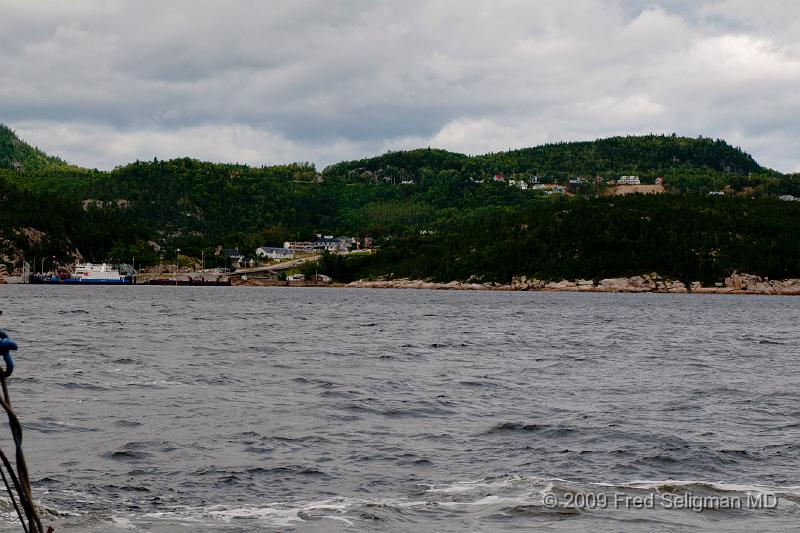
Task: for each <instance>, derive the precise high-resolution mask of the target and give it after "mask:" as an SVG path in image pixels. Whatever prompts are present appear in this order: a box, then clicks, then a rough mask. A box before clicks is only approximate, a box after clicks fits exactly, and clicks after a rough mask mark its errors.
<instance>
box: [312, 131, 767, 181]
mask: <svg viewBox="0 0 800 533" xmlns="http://www.w3.org/2000/svg"><path fill="white" fill-rule="evenodd" d="M443 170H455V171H458V172H460V173H464V174H466V175H468V176H471V177H474V178H480V177H487V176H490V175H492V174H494V173H502V174H505V175H508V176H513V175H516V174H527V175H531V176H533V175H538V176H542V177H546V178H552V179H557V178H564V177H567V176H568V175H591V176H594V175H598V174H599V175H601V176H604V177H611V176H618V175H620V174H643V175H646V176H655V175H666V176H669V175H680V174H683V173H691V172H693V173H696V174H697V173H699V174H716V173H718V174H726V175H729V176H731V177H733V176H747V175H749V174H753V173H764V174H777V173H775V172H773V171H770V170H768V169H766V168H764V167H762V166H761V165H759V164H758V163H757V162H756V161H755V160H754V159H753V157H752V156H750V155H749V154H747V153H745V152H744V151H743V150H742V149H741V148H734V147H733V146H731V145H729V144H728V143H726V142H725V141H723V140H719V139H717V140H712V139H708V138H704V137H699V138H697V139H692V138H688V137H678V136H677V135H645V136H628V137H610V138H607V139H597V140H595V141H582V142H563V143H556V144H545V145H542V146H537V147H533V148H524V149H519V150H510V151H507V152H498V153H491V154H486V155H478V156H471V157H470V156H465V155H463V154H458V153H452V152H447V151H445V150H431V149H427V150H410V151H405V152H390V153H388V154H384V155H381V156H378V157H372V158H368V159H361V160H358V161H347V162H342V163H338V164H335V165H331V166H330V167H328V168H327V169H325V172H324V174H325V176H326V177H328V178H331V179H343V180H346V179H348V178H349V179H352V178H354V177H357V176H361V175H363V174H365V173H373V174H374V173H379V174H380V175H381V176H390V177H396V178H413V177H419V176H420V175H421V174H422V172H423V171H432V172H440V171H443Z"/></svg>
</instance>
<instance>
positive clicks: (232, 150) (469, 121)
mask: <svg viewBox="0 0 800 533" xmlns="http://www.w3.org/2000/svg"><path fill="white" fill-rule="evenodd" d="M798 89H800V2H797V1H795V0H785V1H784V0H773V1H770V0H761V1H760V2H754V1H750V0H707V1H702V0H696V1H685V2H684V1H678V0H662V1H649V2H648V1H640V0H576V1H569V2H565V1H562V0H553V1H544V0H542V1H537V0H493V1H474V0H429V1H416V0H399V1H378V0H346V1H336V0H286V1H284V0H270V1H269V2H264V1H260V0H249V1H248V0H225V1H216V2H210V1H205V0H170V1H169V2H163V1H150V0H114V1H101V0H70V1H69V2H64V1H62V0H53V1H44V0H42V1H31V0H0V122H3V123H5V124H7V125H9V126H10V127H11V128H13V129H14V130H15V131H16V132H17V133H18V134H19V135H20V136H21V137H22V138H23V139H25V140H26V141H28V142H30V143H31V144H34V145H36V146H38V147H39V148H41V149H43V150H45V151H47V152H48V153H52V154H55V155H59V156H60V157H62V158H64V159H66V160H67V161H69V162H72V163H75V164H79V165H82V166H87V167H90V168H100V169H110V168H113V167H115V166H117V165H122V164H126V163H129V162H131V161H134V160H136V159H140V160H150V159H152V158H154V157H157V158H159V159H169V158H173V157H184V156H188V157H194V158H198V159H202V160H207V161H220V162H239V163H247V164H252V165H271V164H281V163H288V162H292V161H310V162H313V163H315V164H316V165H317V166H318V168H322V167H324V166H326V165H328V164H331V163H334V162H337V161H341V160H346V159H355V158H362V157H367V156H371V155H378V154H381V153H383V152H386V151H387V150H399V149H409V148H417V147H429V146H430V147H436V148H444V149H448V150H454V151H458V152H462V153H468V154H482V153H487V152H496V151H501V150H507V149H510V148H520V147H527V146H535V145H538V144H542V143H547V142H558V141H571V140H590V139H595V138H600V137H607V136H611V135H627V134H646V133H668V134H669V133H673V132H675V133H677V134H679V135H687V136H691V137H696V136H698V135H703V136H705V137H713V138H722V139H725V140H727V141H728V142H730V143H731V144H733V145H734V146H741V147H742V148H743V149H744V150H746V151H748V152H749V153H751V154H753V156H754V157H755V158H756V160H757V161H759V162H760V163H761V164H762V165H765V166H768V167H771V168H774V169H777V170H780V171H784V172H790V171H792V172H793V171H800V150H798V142H797V140H798V135H800V120H798V117H799V116H800V90H798Z"/></svg>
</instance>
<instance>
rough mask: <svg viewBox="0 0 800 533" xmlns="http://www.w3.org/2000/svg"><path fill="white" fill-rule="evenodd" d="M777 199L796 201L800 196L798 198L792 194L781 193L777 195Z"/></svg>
mask: <svg viewBox="0 0 800 533" xmlns="http://www.w3.org/2000/svg"><path fill="white" fill-rule="evenodd" d="M778 199H779V200H783V201H784V202H796V201H798V200H800V198H798V197H796V196H794V195H792V194H782V195H780V196H778Z"/></svg>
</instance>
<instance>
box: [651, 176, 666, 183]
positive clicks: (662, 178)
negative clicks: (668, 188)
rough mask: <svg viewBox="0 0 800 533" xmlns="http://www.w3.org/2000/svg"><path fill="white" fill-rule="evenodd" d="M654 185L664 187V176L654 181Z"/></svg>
mask: <svg viewBox="0 0 800 533" xmlns="http://www.w3.org/2000/svg"><path fill="white" fill-rule="evenodd" d="M653 185H664V176H659V177H657V178H656V179H655V181H653Z"/></svg>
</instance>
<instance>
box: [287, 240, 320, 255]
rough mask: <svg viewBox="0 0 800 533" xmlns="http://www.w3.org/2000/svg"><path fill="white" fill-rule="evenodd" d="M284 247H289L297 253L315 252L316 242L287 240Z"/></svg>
mask: <svg viewBox="0 0 800 533" xmlns="http://www.w3.org/2000/svg"><path fill="white" fill-rule="evenodd" d="M283 247H284V248H286V249H288V250H289V251H290V252H292V253H295V254H313V253H314V243H313V242H305V241H299V242H296V241H286V242H284V243H283Z"/></svg>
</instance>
